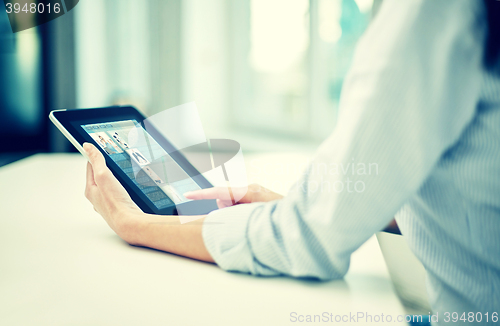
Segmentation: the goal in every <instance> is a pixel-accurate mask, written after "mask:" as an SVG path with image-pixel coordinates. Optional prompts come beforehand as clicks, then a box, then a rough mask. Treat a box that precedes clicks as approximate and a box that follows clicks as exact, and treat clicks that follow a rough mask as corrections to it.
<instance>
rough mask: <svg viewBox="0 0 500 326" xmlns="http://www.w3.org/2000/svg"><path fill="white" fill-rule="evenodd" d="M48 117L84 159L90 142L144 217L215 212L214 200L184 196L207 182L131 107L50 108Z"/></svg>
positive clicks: (205, 185)
mask: <svg viewBox="0 0 500 326" xmlns="http://www.w3.org/2000/svg"><path fill="white" fill-rule="evenodd" d="M49 118H50V120H51V121H52V122H53V123H54V125H55V126H56V127H57V128H58V129H59V130H60V131H61V132H62V133H63V135H64V136H65V137H66V138H67V139H68V140H69V141H70V142H71V143H72V144H73V145H74V146H75V147H76V149H77V150H78V151H79V152H80V153H82V154H83V155H84V156H85V157H86V156H87V155H86V154H85V151H84V150H83V144H84V143H85V142H88V143H92V144H94V145H95V146H96V147H97V148H98V149H99V150H100V151H101V152H102V154H103V155H104V157H105V158H106V164H107V166H108V168H109V169H110V170H111V172H112V173H113V174H114V176H115V177H116V178H117V179H118V181H120V183H121V184H122V185H123V187H125V189H126V190H127V192H128V193H129V195H130V197H131V198H132V200H133V201H134V202H135V203H136V204H137V205H138V206H139V207H140V208H141V209H142V210H143V211H144V212H145V213H150V214H161V215H199V214H207V213H209V212H211V211H213V210H215V209H217V204H216V202H215V200H197V201H192V200H188V199H186V198H185V197H184V195H183V194H184V193H185V192H188V191H193V190H197V189H204V188H209V187H212V184H211V183H210V182H209V181H208V180H207V179H206V178H205V177H204V176H203V175H202V174H200V172H199V171H198V170H197V169H196V168H195V167H194V166H193V164H191V163H190V162H189V161H188V160H187V159H186V157H185V156H184V155H183V154H182V153H181V152H180V151H179V150H177V149H176V148H175V147H174V145H173V144H172V143H171V142H169V141H168V139H166V138H165V137H164V136H163V135H162V133H161V132H159V131H158V130H157V129H156V128H155V127H154V126H152V125H151V124H149V123H148V124H147V128H146V126H145V121H146V117H145V116H144V115H142V113H140V112H139V111H138V110H137V109H135V108H134V107H131V106H114V107H107V108H97V109H75V110H55V111H52V112H51V113H50V116H49ZM138 138H139V139H140V140H142V141H138ZM167 170H168V171H174V172H171V173H169V172H168V171H167Z"/></svg>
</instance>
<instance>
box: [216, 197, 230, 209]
mask: <svg viewBox="0 0 500 326" xmlns="http://www.w3.org/2000/svg"><path fill="white" fill-rule="evenodd" d="M216 202H217V207H219V208H226V207H229V206H233V202H232V201H230V200H220V199H217V200H216Z"/></svg>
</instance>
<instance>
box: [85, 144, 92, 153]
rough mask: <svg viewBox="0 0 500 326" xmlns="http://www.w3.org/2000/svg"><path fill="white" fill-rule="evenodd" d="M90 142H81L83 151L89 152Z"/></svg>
mask: <svg viewBox="0 0 500 326" xmlns="http://www.w3.org/2000/svg"><path fill="white" fill-rule="evenodd" d="M90 149H91V147H90V144H89V143H83V150H84V151H85V153H87V154H88V153H89V152H90Z"/></svg>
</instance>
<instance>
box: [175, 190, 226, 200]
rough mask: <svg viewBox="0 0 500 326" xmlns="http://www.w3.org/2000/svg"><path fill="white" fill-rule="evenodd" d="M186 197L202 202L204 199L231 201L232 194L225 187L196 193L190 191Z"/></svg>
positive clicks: (185, 194)
mask: <svg viewBox="0 0 500 326" xmlns="http://www.w3.org/2000/svg"><path fill="white" fill-rule="evenodd" d="M184 197H186V198H188V199H193V200H202V199H221V200H231V194H230V193H229V189H228V188H224V187H213V188H207V189H201V190H196V191H189V192H186V193H184Z"/></svg>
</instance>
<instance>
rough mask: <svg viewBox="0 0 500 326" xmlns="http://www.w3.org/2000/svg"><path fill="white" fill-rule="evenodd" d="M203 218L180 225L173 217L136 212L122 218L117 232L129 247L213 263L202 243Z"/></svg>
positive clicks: (177, 218)
mask: <svg viewBox="0 0 500 326" xmlns="http://www.w3.org/2000/svg"><path fill="white" fill-rule="evenodd" d="M204 219H205V218H201V219H198V220H196V221H193V222H189V223H185V224H181V223H180V221H179V217H177V216H159V215H150V214H144V213H139V214H134V215H133V216H130V217H129V218H127V219H122V220H123V221H124V222H123V224H122V225H121V226H120V231H119V232H117V233H118V235H119V236H120V237H121V238H122V239H124V240H125V241H127V242H128V243H130V244H132V245H136V246H143V247H149V248H153V249H158V250H162V251H166V252H170V253H173V254H176V255H180V256H185V257H189V258H193V259H197V260H202V261H206V262H214V260H213V259H212V257H211V255H210V253H209V252H208V250H207V249H206V247H205V244H204V242H203V237H202V227H203V221H204Z"/></svg>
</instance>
